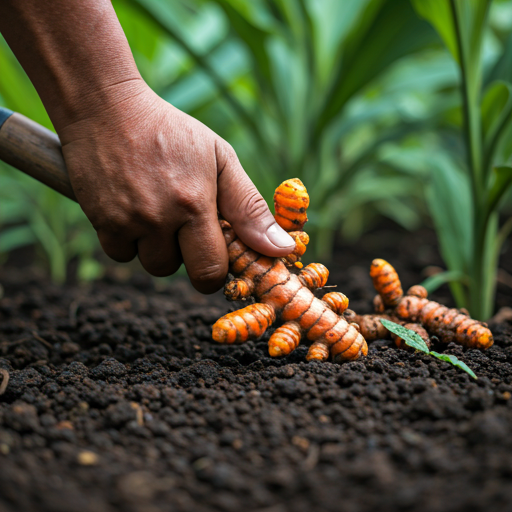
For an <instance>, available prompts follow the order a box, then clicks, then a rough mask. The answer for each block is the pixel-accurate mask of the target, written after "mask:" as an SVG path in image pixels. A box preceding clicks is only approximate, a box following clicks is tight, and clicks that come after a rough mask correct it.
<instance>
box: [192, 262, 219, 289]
mask: <svg viewBox="0 0 512 512" xmlns="http://www.w3.org/2000/svg"><path fill="white" fill-rule="evenodd" d="M188 275H189V277H190V279H191V280H192V281H194V283H195V284H196V285H202V284H205V285H210V284H214V283H217V282H219V281H222V280H224V278H225V272H224V268H223V266H222V265H220V264H216V263H214V264H210V265H206V266H204V267H201V268H198V269H194V270H191V271H189V272H188Z"/></svg>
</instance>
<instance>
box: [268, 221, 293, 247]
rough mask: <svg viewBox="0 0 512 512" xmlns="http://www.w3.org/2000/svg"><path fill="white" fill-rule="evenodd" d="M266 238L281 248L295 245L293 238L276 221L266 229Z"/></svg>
mask: <svg viewBox="0 0 512 512" xmlns="http://www.w3.org/2000/svg"><path fill="white" fill-rule="evenodd" d="M267 238H268V239H269V240H270V242H271V243H273V244H274V245H275V246H277V247H279V248H281V249H282V248H284V247H291V246H293V245H295V240H294V239H293V238H292V237H291V236H290V235H289V234H288V233H287V232H286V231H285V230H284V229H283V228H282V227H281V226H280V225H279V224H277V223H274V224H272V226H270V227H269V228H268V229H267Z"/></svg>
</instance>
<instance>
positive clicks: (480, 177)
mask: <svg viewBox="0 0 512 512" xmlns="http://www.w3.org/2000/svg"><path fill="white" fill-rule="evenodd" d="M450 8H451V12H452V17H453V24H454V28H455V34H456V40H457V50H458V54H459V62H460V70H461V88H462V98H463V113H464V135H465V139H466V150H467V157H468V166H469V171H470V178H471V190H472V196H473V219H472V224H473V229H472V232H473V240H472V246H473V247H472V251H471V252H472V254H471V255H470V261H469V262H468V264H469V269H468V270H469V275H470V283H469V289H468V304H469V311H470V313H471V315H472V316H473V317H475V318H479V319H484V317H485V315H486V314H487V311H489V310H490V306H489V300H491V301H492V297H482V292H483V290H487V289H489V283H488V282H487V281H488V279H489V277H490V274H492V272H491V273H489V272H486V271H485V268H484V267H485V263H486V262H485V260H486V258H485V254H486V247H485V246H486V242H487V241H488V226H489V222H488V219H487V218H486V217H487V216H486V204H485V203H486V201H485V200H486V190H487V183H486V180H485V176H484V174H483V158H482V156H483V153H482V128H481V117H480V101H479V96H480V87H481V65H480V51H479V52H478V56H476V58H475V56H473V59H472V60H471V61H470V59H471V57H472V56H471V55H469V41H468V40H467V37H466V38H465V37H464V36H465V35H467V34H464V31H463V27H462V24H461V18H460V13H459V10H458V8H457V5H456V0H450ZM480 48H481V44H480ZM485 295H487V294H485Z"/></svg>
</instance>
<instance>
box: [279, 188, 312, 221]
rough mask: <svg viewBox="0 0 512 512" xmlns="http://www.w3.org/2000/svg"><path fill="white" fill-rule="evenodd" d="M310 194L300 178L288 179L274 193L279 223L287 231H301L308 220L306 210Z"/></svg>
mask: <svg viewBox="0 0 512 512" xmlns="http://www.w3.org/2000/svg"><path fill="white" fill-rule="evenodd" d="M308 206H309V195H308V192H307V190H306V187H305V186H304V184H303V183H302V181H300V180H299V179H298V178H293V179H291V180H286V181H284V182H283V183H281V185H279V187H277V188H276V191H275V193H274V211H275V219H276V221H277V223H278V224H279V225H280V226H281V227H282V228H283V229H284V230H285V231H300V230H302V228H303V227H304V224H305V223H306V222H307V220H308V216H307V213H306V210H307V209H308Z"/></svg>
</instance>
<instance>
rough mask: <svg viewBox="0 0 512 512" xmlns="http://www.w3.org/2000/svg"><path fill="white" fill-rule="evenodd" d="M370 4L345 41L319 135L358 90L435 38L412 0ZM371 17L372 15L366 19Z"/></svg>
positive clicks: (326, 99)
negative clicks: (419, 15)
mask: <svg viewBox="0 0 512 512" xmlns="http://www.w3.org/2000/svg"><path fill="white" fill-rule="evenodd" d="M370 7H371V8H369V9H367V10H366V11H365V13H364V17H363V19H362V22H361V24H360V25H356V26H354V31H353V32H352V33H351V34H350V36H349V37H347V38H346V40H345V41H344V45H343V51H342V52H341V59H340V61H339V62H340V64H339V68H338V69H337V71H336V75H335V76H334V79H333V80H332V85H331V88H330V90H329V92H328V94H326V95H325V97H324V104H323V106H322V112H321V114H320V116H319V119H318V121H317V126H316V128H315V135H316V136H319V134H320V133H321V132H322V131H323V130H324V129H325V127H326V126H327V125H328V124H329V123H330V122H331V121H332V120H333V119H334V118H335V117H336V116H337V115H339V112H340V111H341V109H342V108H343V107H344V106H345V104H346V103H347V102H348V100H349V99H351V98H352V97H353V96H354V94H355V93H356V92H357V91H359V90H361V89H362V88H364V87H365V86H367V85H368V84H369V83H370V82H371V81H372V80H373V79H375V78H376V77H377V76H379V74H380V73H382V72H383V71H384V70H385V69H386V68H388V67H389V66H390V65H391V64H392V63H394V62H396V61H397V60H398V59H400V58H401V57H404V56H405V55H408V54H411V53H413V52H415V51H418V50H419V49H421V48H424V47H426V46H427V45H428V44H430V43H431V42H432V40H433V37H432V36H433V32H432V29H431V28H430V27H429V26H428V24H427V23H425V22H424V21H423V20H421V19H419V18H418V16H417V15H416V14H415V13H414V11H413V10H412V8H411V5H410V2H409V0H393V1H392V2H382V3H377V4H376V3H374V2H372V3H371V4H370ZM367 16H371V18H369V19H365V18H366V17H367ZM376 41H378V43H377V44H376Z"/></svg>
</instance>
